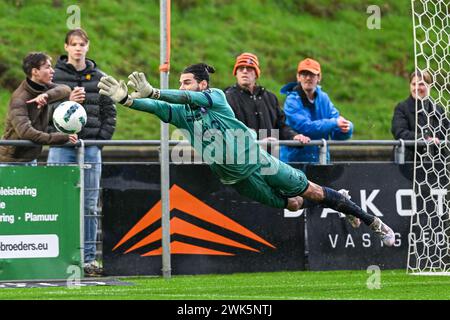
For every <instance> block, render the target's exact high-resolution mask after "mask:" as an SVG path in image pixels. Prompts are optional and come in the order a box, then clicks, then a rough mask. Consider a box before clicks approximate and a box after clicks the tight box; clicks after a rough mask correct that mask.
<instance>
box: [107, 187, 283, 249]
mask: <svg viewBox="0 0 450 320" xmlns="http://www.w3.org/2000/svg"><path fill="white" fill-rule="evenodd" d="M169 195H170V211H172V210H174V209H177V210H180V211H182V212H184V213H186V214H189V215H191V216H193V217H195V218H198V219H201V220H203V221H206V222H208V223H211V224H214V225H216V226H219V227H221V228H223V229H226V230H229V231H233V232H235V233H237V234H240V235H241V236H245V237H247V238H249V239H252V240H254V241H257V242H259V243H262V244H264V245H266V246H268V247H270V248H273V249H275V246H273V245H272V244H271V243H269V242H267V241H266V240H264V239H263V238H261V237H260V236H258V235H256V234H255V233H253V232H252V231H250V230H248V229H247V228H245V227H243V226H242V225H240V224H238V223H237V222H235V221H233V220H232V219H230V218H228V217H227V216H225V215H224V214H222V213H220V212H219V211H217V210H215V209H213V208H211V207H210V206H208V205H206V204H205V203H203V202H202V201H201V200H199V199H198V198H196V197H195V196H193V195H191V194H190V193H189V192H187V191H185V190H183V189H182V188H180V187H179V186H177V185H173V186H172V188H170V192H169ZM160 219H161V200H160V201H158V203H156V204H155V205H154V206H153V207H152V208H151V209H150V210H149V211H147V213H146V214H145V215H144V216H143V217H142V219H141V220H140V221H139V222H138V223H136V224H135V225H134V226H133V227H132V228H131V229H130V230H129V231H128V233H127V234H126V235H125V236H124V237H123V238H122V239H121V240H120V241H119V242H118V243H117V244H116V246H115V247H114V248H113V251H114V250H116V249H117V248H119V247H120V246H122V245H123V244H124V243H126V242H127V241H128V240H130V239H131V238H133V237H134V236H136V235H137V234H139V233H140V232H141V231H143V230H145V229H146V228H148V227H149V226H151V225H152V224H154V223H155V222H157V221H158V220H160ZM170 234H171V236H172V235H177V234H178V235H183V236H187V237H190V238H194V239H200V240H204V241H208V242H212V243H218V244H221V245H226V246H230V247H235V248H240V249H243V250H248V251H252V252H260V251H259V250H257V249H255V248H252V247H250V246H248V245H245V244H242V243H240V242H237V241H235V240H232V239H229V238H227V237H224V236H221V235H219V234H217V233H214V232H211V231H208V230H206V229H203V228H201V227H199V226H196V225H194V224H192V223H189V222H187V221H184V220H182V219H180V218H178V217H173V218H172V219H171V220H170ZM161 237H162V229H161V228H158V229H157V230H155V231H154V232H152V233H151V234H149V235H148V236H146V237H145V238H143V239H142V240H140V241H139V242H137V243H136V244H134V245H133V246H132V247H130V248H129V249H127V250H126V251H125V252H124V254H127V253H130V252H132V251H134V250H137V249H139V248H142V247H144V246H146V245H149V244H151V243H154V242H156V241H160V240H161ZM170 252H171V254H199V255H219V256H234V255H235V254H234V253H229V252H225V251H220V250H213V249H209V248H204V247H201V246H197V245H193V244H187V243H183V242H180V241H172V242H171V244H170ZM156 255H162V248H161V247H159V248H158V249H156V250H151V251H149V252H146V253H144V254H142V255H141V256H156Z"/></svg>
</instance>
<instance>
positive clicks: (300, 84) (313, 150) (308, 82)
mask: <svg viewBox="0 0 450 320" xmlns="http://www.w3.org/2000/svg"><path fill="white" fill-rule="evenodd" d="M321 78H322V71H321V67H320V64H319V62H317V61H315V60H313V59H310V58H307V59H304V60H302V61H300V63H299V64H298V68H297V82H291V83H288V84H287V85H285V86H284V87H283V88H281V93H282V94H286V95H287V98H286V101H285V103H284V112H285V114H286V123H287V124H288V125H289V126H291V127H292V128H293V129H294V130H295V131H297V132H299V133H302V134H304V135H307V136H308V137H310V138H311V139H313V140H321V139H326V140H328V139H332V140H347V139H350V138H351V136H352V133H353V124H352V123H351V122H350V121H348V120H347V119H345V118H344V117H342V116H341V115H340V114H339V111H338V110H337V109H336V107H335V106H334V105H333V103H332V102H331V100H330V98H329V97H328V95H327V94H326V93H325V92H324V91H322V88H321V87H320V86H319V83H320V80H321ZM319 154H320V149H319V146H305V147H303V148H297V147H287V146H282V147H281V155H280V159H281V160H282V161H285V162H319ZM329 159H330V154H329V152H328V150H327V160H329Z"/></svg>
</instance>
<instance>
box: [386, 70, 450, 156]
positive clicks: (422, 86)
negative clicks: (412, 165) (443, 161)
mask: <svg viewBox="0 0 450 320" xmlns="http://www.w3.org/2000/svg"><path fill="white" fill-rule="evenodd" d="M409 80H410V81H409V91H410V96H409V97H408V98H407V99H406V100H404V101H402V102H400V103H399V104H398V105H397V106H396V107H395V110H394V116H393V118H392V128H391V132H392V134H393V136H394V138H395V139H403V140H416V139H417V140H418V141H428V142H434V145H430V144H427V145H422V146H420V145H417V152H418V154H425V153H429V154H430V155H435V154H437V153H438V152H441V148H440V147H439V144H440V142H441V140H444V139H445V137H446V136H447V131H448V128H449V120H448V118H447V116H446V114H445V110H444V108H443V107H442V106H440V105H438V104H436V103H435V102H434V101H433V100H432V98H431V97H430V96H429V91H430V85H431V83H432V78H431V75H430V74H429V73H428V72H427V71H420V70H416V71H415V72H413V73H412V74H411V75H410V77H409ZM416 102H417V112H416ZM416 114H417V124H418V126H417V137H416ZM405 161H414V146H411V147H406V148H405ZM426 161H430V159H426Z"/></svg>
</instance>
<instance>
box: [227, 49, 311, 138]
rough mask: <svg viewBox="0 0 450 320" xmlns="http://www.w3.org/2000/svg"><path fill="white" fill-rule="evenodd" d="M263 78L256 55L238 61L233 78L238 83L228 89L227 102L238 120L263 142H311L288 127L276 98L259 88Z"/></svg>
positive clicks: (248, 55) (243, 57)
mask: <svg viewBox="0 0 450 320" xmlns="http://www.w3.org/2000/svg"><path fill="white" fill-rule="evenodd" d="M260 74H261V70H260V68H259V60H258V57H257V56H256V55H254V54H252V53H242V54H241V55H239V56H238V57H237V58H236V63H235V65H234V69H233V75H234V76H236V80H237V83H236V84H235V85H233V86H231V87H228V88H227V89H225V95H226V97H227V101H228V103H229V104H230V106H231V108H232V109H233V111H234V114H235V116H236V118H237V119H238V120H240V121H242V122H243V123H244V124H245V125H246V126H247V127H249V128H251V129H253V130H255V132H256V134H257V137H258V139H260V140H272V141H274V140H278V139H280V140H297V141H300V142H302V143H307V142H309V141H310V139H309V138H308V137H306V136H304V135H302V134H298V133H297V132H295V131H294V130H293V129H292V128H291V127H289V126H288V125H286V124H285V116H284V112H283V110H281V108H280V105H279V103H278V99H277V97H276V95H275V94H273V93H272V92H270V91H268V90H266V89H265V88H264V87H262V86H259V85H257V83H256V81H257V79H259V76H260Z"/></svg>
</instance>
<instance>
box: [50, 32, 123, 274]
mask: <svg viewBox="0 0 450 320" xmlns="http://www.w3.org/2000/svg"><path fill="white" fill-rule="evenodd" d="M64 49H65V50H66V52H67V56H66V55H63V56H61V57H60V58H59V60H58V62H57V64H56V67H55V79H54V81H55V82H56V83H63V84H66V85H68V86H70V87H71V88H73V91H72V94H71V95H70V98H69V100H72V101H76V102H78V103H80V104H82V105H83V107H84V108H85V109H86V113H87V122H86V125H85V126H84V128H83V130H82V131H81V132H79V133H78V136H79V138H80V139H85V140H110V139H111V138H112V136H113V133H114V129H115V125H116V108H115V105H114V103H113V101H112V100H111V99H110V98H108V97H106V96H103V95H100V94H99V93H98V88H97V84H98V82H99V81H100V78H101V77H103V76H104V75H105V74H104V73H103V72H102V71H100V70H99V69H98V68H97V65H96V63H95V62H94V61H93V60H90V59H87V58H86V54H87V52H88V50H89V38H88V36H87V34H86V32H85V31H84V30H82V29H74V30H70V31H69V32H68V33H67V35H66V39H65V44H64ZM53 107H56V106H53ZM55 130H56V129H55V127H54V126H53V124H52V123H50V126H49V131H50V132H53V131H55ZM76 161H77V154H76V150H74V149H73V148H50V150H49V154H48V159H47V162H48V163H49V164H61V163H75V162H76ZM85 162H86V163H88V164H89V165H90V167H89V168H88V169H87V170H85V176H84V178H85V179H84V180H85V182H84V187H85V192H84V197H85V199H84V201H85V204H84V209H85V228H84V230H85V246H84V263H85V266H84V272H85V275H87V276H96V275H100V274H102V269H101V268H100V266H99V263H98V262H97V261H96V260H95V258H96V243H95V241H96V239H97V225H98V221H97V218H96V215H97V211H98V209H97V206H98V198H99V190H100V178H101V168H102V155H101V148H100V147H98V146H88V147H86V150H85Z"/></svg>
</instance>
